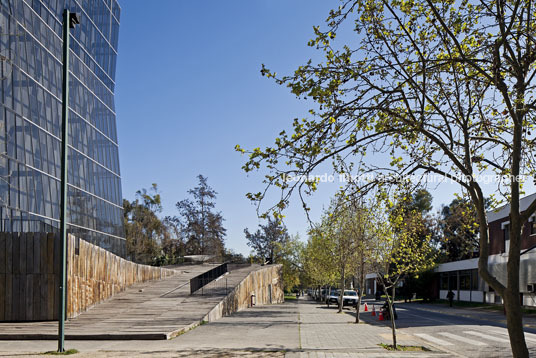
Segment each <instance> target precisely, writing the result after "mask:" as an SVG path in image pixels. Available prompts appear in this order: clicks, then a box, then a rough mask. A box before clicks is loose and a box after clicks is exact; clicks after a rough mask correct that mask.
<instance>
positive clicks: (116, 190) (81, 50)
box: [0, 0, 126, 256]
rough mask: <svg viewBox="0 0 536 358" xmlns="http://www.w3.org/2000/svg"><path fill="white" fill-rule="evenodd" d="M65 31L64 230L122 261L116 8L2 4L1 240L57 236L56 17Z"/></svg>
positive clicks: (98, 0)
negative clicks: (68, 14) (16, 235)
mask: <svg viewBox="0 0 536 358" xmlns="http://www.w3.org/2000/svg"><path fill="white" fill-rule="evenodd" d="M65 8H68V9H70V10H71V11H73V12H77V13H78V14H79V18H80V25H78V26H77V27H76V28H75V29H73V30H71V35H72V37H71V47H70V51H71V53H70V55H71V56H70V68H69V70H70V73H71V75H70V88H69V91H70V92H69V94H70V96H69V101H70V102H69V136H68V143H69V152H68V155H69V175H68V184H69V192H68V213H67V218H68V222H69V226H68V229H69V231H70V232H71V233H73V234H75V235H77V236H78V237H80V238H82V239H85V240H87V241H90V242H93V243H95V244H96V245H99V246H101V247H103V248H105V249H107V250H110V251H112V252H114V253H116V254H119V255H121V256H125V254H126V252H125V240H124V228H123V208H122V195H121V177H120V172H119V152H118V143H117V133H116V123H115V120H116V118H115V105H114V89H115V65H116V57H117V44H118V32H119V20H120V19H119V16H120V7H119V5H118V4H117V1H116V0H30V1H28V0H22V1H21V0H0V176H1V177H0V220H1V221H0V231H5V232H9V231H28V232H40V231H44V232H50V231H57V230H59V218H60V193H61V191H60V189H61V188H60V181H59V180H60V164H61V163H60V160H61V151H60V149H61V91H62V88H61V86H62V78H61V77H62V38H61V32H62V13H63V10H64V9H65Z"/></svg>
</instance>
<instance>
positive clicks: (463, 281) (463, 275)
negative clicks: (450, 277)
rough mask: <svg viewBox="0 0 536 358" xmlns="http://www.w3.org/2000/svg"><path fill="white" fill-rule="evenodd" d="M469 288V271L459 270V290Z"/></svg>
mask: <svg viewBox="0 0 536 358" xmlns="http://www.w3.org/2000/svg"><path fill="white" fill-rule="evenodd" d="M470 289H471V271H470V270H463V271H460V290H467V291H468V290H470Z"/></svg>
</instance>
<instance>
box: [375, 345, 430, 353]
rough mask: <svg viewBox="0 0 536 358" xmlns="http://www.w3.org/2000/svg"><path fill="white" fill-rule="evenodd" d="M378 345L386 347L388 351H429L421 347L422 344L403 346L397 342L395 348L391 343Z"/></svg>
mask: <svg viewBox="0 0 536 358" xmlns="http://www.w3.org/2000/svg"><path fill="white" fill-rule="evenodd" d="M378 345H379V346H380V347H382V348H384V349H387V350H388V351H404V352H430V349H428V348H426V347H423V346H403V345H400V344H397V345H396V349H395V347H393V345H392V344H385V343H380V344H378Z"/></svg>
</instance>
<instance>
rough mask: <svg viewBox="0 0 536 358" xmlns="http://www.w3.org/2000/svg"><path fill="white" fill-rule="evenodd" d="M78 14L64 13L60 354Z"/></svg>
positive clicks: (63, 329)
mask: <svg viewBox="0 0 536 358" xmlns="http://www.w3.org/2000/svg"><path fill="white" fill-rule="evenodd" d="M79 23H80V21H79V20H78V16H77V15H76V13H71V12H70V11H69V10H67V9H65V10H64V11H63V88H62V96H61V97H62V109H61V119H62V124H61V132H62V137H61V140H62V147H61V214H60V231H61V239H60V240H61V243H60V251H61V252H60V254H61V258H60V275H61V277H60V285H59V290H60V292H59V310H58V321H59V325H58V352H65V316H66V315H65V306H66V305H65V304H66V301H67V300H66V298H67V295H66V287H67V223H66V216H67V150H68V142H69V138H68V134H69V123H68V121H69V39H70V31H69V30H70V29H72V28H74V26H75V25H77V24H79Z"/></svg>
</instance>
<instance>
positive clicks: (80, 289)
mask: <svg viewBox="0 0 536 358" xmlns="http://www.w3.org/2000/svg"><path fill="white" fill-rule="evenodd" d="M59 244H60V239H59V235H57V234H56V235H55V234H46V233H0V321H44V320H55V319H57V318H58V306H59V278H60V272H59V271H60V264H59V263H60V255H59V252H60V245H59ZM174 273H175V271H174V270H170V269H164V268H161V267H153V266H147V265H139V264H135V263H133V262H130V261H127V260H125V259H123V258H121V257H119V256H117V255H114V254H112V253H111V252H108V251H106V250H104V249H102V248H100V247H98V246H95V245H93V244H90V243H89V242H86V241H84V240H82V239H77V238H75V237H73V236H72V235H69V238H68V246H67V317H69V318H72V317H75V316H77V315H78V314H80V313H81V312H83V311H85V310H87V309H88V308H90V307H92V306H93V305H95V304H97V303H99V302H101V301H103V300H105V299H107V298H109V297H111V296H113V295H114V294H116V293H118V292H121V291H123V290H125V289H126V288H127V287H128V286H130V285H132V284H133V283H137V282H145V281H148V280H154V279H162V278H165V277H167V276H171V275H173V274H174Z"/></svg>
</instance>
